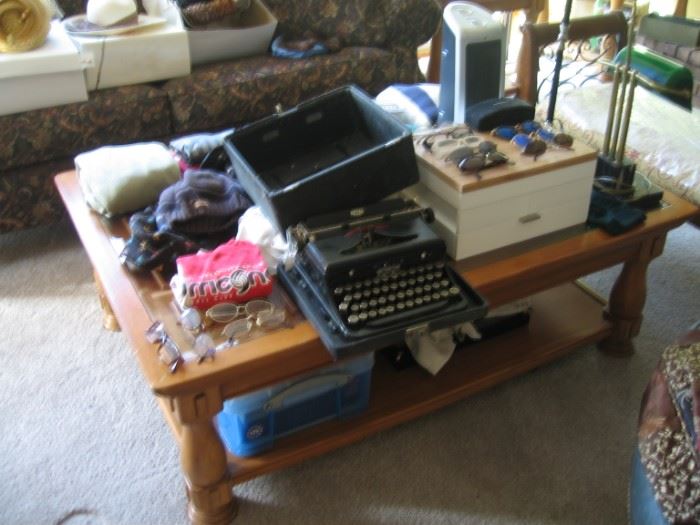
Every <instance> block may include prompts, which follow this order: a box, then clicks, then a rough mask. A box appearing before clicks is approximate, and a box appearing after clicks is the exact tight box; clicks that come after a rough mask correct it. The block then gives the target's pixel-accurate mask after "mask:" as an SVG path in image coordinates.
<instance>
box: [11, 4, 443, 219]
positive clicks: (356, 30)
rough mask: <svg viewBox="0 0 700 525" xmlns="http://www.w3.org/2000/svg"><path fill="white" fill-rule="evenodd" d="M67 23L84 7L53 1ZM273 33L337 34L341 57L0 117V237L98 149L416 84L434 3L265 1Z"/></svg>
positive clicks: (255, 62)
mask: <svg viewBox="0 0 700 525" xmlns="http://www.w3.org/2000/svg"><path fill="white" fill-rule="evenodd" d="M59 2H60V4H61V7H62V8H63V10H64V11H65V14H66V16H69V15H71V14H76V13H81V12H84V11H85V3H84V0H59ZM265 5H266V6H267V7H268V8H269V9H270V10H271V11H272V13H273V14H274V15H275V17H276V18H277V20H278V27H277V34H283V35H284V36H285V37H288V38H293V37H300V36H303V35H307V34H312V35H314V36H316V37H318V38H321V39H323V38H330V37H337V38H338V39H339V41H340V44H341V47H340V50H339V51H337V52H334V53H330V54H326V55H321V56H315V57H312V58H306V59H282V58H274V57H272V56H270V55H269V54H266V55H262V56H254V57H247V58H241V59H236V60H231V61H227V62H221V63H216V64H210V65H203V66H198V67H195V68H193V70H192V72H191V74H190V75H188V76H186V77H181V78H175V79H171V80H168V81H165V82H160V83H152V84H142V85H130V86H123V87H118V88H112V89H104V90H99V91H93V92H91V93H90V95H89V99H88V100H87V101H86V102H82V103H77V104H68V105H63V106H57V107H51V108H46V109H40V110H35V111H29V112H25V113H19V114H13V115H6V116H0V233H1V232H8V231H12V230H18V229H23V228H28V227H32V226H36V225H39V224H44V223H50V222H53V221H56V220H58V219H59V218H60V217H61V216H62V214H63V207H62V205H61V203H60V201H59V198H58V196H57V193H56V191H55V188H54V185H53V175H54V174H56V173H57V172H59V171H61V170H65V169H67V168H70V167H72V165H73V158H74V156H75V155H76V154H78V153H81V152H84V151H88V150H90V149H94V148H96V147H99V146H102V145H107V144H126V143H133V142H139V141H148V140H163V141H166V140H168V139H169V138H172V137H175V136H182V135H186V134H189V133H194V132H199V131H214V130H220V129H224V128H227V127H231V126H237V125H240V124H243V123H245V122H250V121H253V120H256V119H258V118H261V117H263V116H265V115H268V114H270V113H272V112H273V111H274V109H275V107H276V106H277V105H281V106H282V107H290V106H293V105H295V104H297V103H298V102H300V101H301V100H304V99H307V98H309V97H312V96H315V95H318V94H320V93H323V92H324V91H327V90H329V89H331V88H334V87H338V86H341V85H345V84H350V83H353V84H356V85H358V86H360V87H361V88H363V89H365V90H367V91H368V92H369V93H370V94H373V95H374V94H377V93H378V92H379V91H381V90H382V89H384V88H385V87H386V86H388V85H390V84H392V83H396V82H405V83H412V82H416V81H419V80H421V74H420V71H419V69H418V62H417V58H416V48H417V47H418V46H419V45H420V44H422V43H424V42H426V41H428V40H429V39H430V37H431V35H432V34H433V33H434V32H435V30H436V28H437V26H438V23H439V20H440V8H439V7H438V5H437V4H436V3H435V2H434V1H433V0H265Z"/></svg>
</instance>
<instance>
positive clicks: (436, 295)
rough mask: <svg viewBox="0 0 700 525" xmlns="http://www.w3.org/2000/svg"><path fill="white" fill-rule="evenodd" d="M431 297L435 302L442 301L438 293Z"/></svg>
mask: <svg viewBox="0 0 700 525" xmlns="http://www.w3.org/2000/svg"><path fill="white" fill-rule="evenodd" d="M431 297H432V298H433V301H439V300H440V294H439V293H438V292H433V294H432V295H431Z"/></svg>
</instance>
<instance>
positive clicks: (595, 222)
mask: <svg viewBox="0 0 700 525" xmlns="http://www.w3.org/2000/svg"><path fill="white" fill-rule="evenodd" d="M646 217H647V216H646V213H644V212H643V211H642V210H640V209H638V208H635V207H633V206H630V205H629V204H627V203H625V202H623V201H621V200H619V199H617V198H615V197H613V196H612V195H608V194H607V193H603V192H602V191H598V190H596V189H595V188H594V189H593V193H592V194H591V204H590V207H589V208H588V221H587V222H588V224H589V225H590V226H596V227H598V228H602V229H603V230H605V231H606V232H607V233H609V234H611V235H619V234H621V233H625V232H626V231H628V230H630V229H632V228H634V227H635V226H637V225H638V224H641V223H643V222H644V221H645V220H646Z"/></svg>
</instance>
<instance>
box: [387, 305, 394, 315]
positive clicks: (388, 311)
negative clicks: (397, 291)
mask: <svg viewBox="0 0 700 525" xmlns="http://www.w3.org/2000/svg"><path fill="white" fill-rule="evenodd" d="M394 311H395V308H394V306H393V305H391V304H390V305H389V306H387V307H386V314H387V315H391V314H393V313H394Z"/></svg>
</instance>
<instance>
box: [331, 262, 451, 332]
mask: <svg viewBox="0 0 700 525" xmlns="http://www.w3.org/2000/svg"><path fill="white" fill-rule="evenodd" d="M459 297H460V288H459V287H458V286H457V285H456V284H455V283H454V282H453V281H452V279H451V278H450V276H449V274H448V273H447V272H446V271H445V263H444V262H437V263H432V264H425V265H420V266H415V267H410V268H396V269H390V270H386V271H380V272H378V273H377V275H376V276H375V277H373V278H368V279H362V280H358V281H354V282H347V283H344V284H342V285H338V286H336V287H335V288H333V298H334V300H335V304H336V306H337V309H338V312H339V314H340V316H341V318H342V319H343V321H344V322H345V324H346V325H347V326H348V327H349V328H350V329H358V328H361V327H365V326H366V327H380V326H384V325H387V324H390V323H394V322H397V321H399V320H401V319H405V318H409V317H413V316H417V315H421V314H424V313H426V312H430V311H434V310H436V309H439V308H442V307H444V306H445V305H446V304H447V303H449V302H451V301H452V300H454V299H457V298H459Z"/></svg>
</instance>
